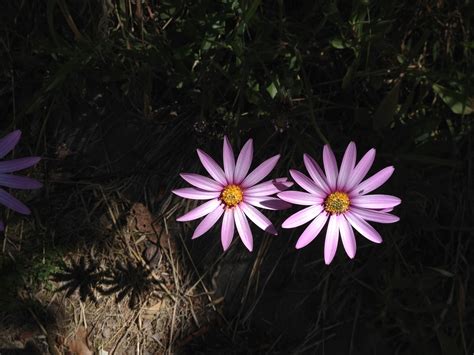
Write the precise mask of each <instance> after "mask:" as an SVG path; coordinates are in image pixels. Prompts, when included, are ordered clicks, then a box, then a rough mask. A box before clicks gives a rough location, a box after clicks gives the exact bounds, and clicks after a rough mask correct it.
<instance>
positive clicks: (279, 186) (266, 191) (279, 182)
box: [244, 178, 293, 196]
mask: <svg viewBox="0 0 474 355" xmlns="http://www.w3.org/2000/svg"><path fill="white" fill-rule="evenodd" d="M291 186H293V183H292V182H291V181H288V179H287V178H278V179H273V180H270V181H266V182H262V183H261V184H258V185H255V186H252V187H249V188H248V189H245V191H244V195H245V196H268V195H273V194H276V193H277V192H282V191H285V190H286V189H288V188H290V187H291Z"/></svg>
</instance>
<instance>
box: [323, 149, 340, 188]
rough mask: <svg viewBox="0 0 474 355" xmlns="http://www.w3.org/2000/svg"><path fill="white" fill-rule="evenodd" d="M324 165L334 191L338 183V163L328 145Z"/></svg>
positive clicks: (324, 155)
mask: <svg viewBox="0 0 474 355" xmlns="http://www.w3.org/2000/svg"><path fill="white" fill-rule="evenodd" d="M323 163H324V171H325V172H326V179H327V181H328V185H329V187H330V188H331V190H332V191H334V190H335V189H336V182H337V161H336V157H335V156H334V153H333V152H332V150H331V148H330V147H329V145H327V144H326V145H325V146H324V148H323Z"/></svg>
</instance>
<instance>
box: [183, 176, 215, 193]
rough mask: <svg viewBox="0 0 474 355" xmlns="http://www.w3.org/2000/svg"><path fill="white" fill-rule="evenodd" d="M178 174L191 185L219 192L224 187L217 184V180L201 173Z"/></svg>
mask: <svg viewBox="0 0 474 355" xmlns="http://www.w3.org/2000/svg"><path fill="white" fill-rule="evenodd" d="M179 175H180V176H181V177H182V178H183V179H184V180H185V181H187V182H188V183H190V184H191V185H193V186H195V187H198V188H200V189H203V190H206V191H214V192H215V191H219V192H221V191H222V189H223V188H224V186H222V185H221V184H219V183H218V182H217V181H215V180H212V179H209V178H208V177H205V176H202V175H198V174H192V173H181V174H179Z"/></svg>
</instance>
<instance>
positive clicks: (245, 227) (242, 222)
mask: <svg viewBox="0 0 474 355" xmlns="http://www.w3.org/2000/svg"><path fill="white" fill-rule="evenodd" d="M233 211H234V221H235V226H236V227H237V232H238V233H239V236H240V239H241V240H242V242H243V243H244V245H245V246H246V247H247V249H248V250H249V251H252V249H253V237H252V231H251V230H250V226H249V221H248V220H247V217H245V215H244V213H243V212H242V210H241V209H240V207H239V206H235V207H234V209H233Z"/></svg>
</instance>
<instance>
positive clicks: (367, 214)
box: [351, 207, 400, 223]
mask: <svg viewBox="0 0 474 355" xmlns="http://www.w3.org/2000/svg"><path fill="white" fill-rule="evenodd" d="M351 211H352V213H354V214H356V215H358V216H359V217H360V218H362V219H365V220H366V221H372V222H378V223H395V222H398V221H399V220H400V218H399V217H397V216H394V215H393V214H390V213H385V212H382V211H374V210H367V209H365V208H357V207H351Z"/></svg>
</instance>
